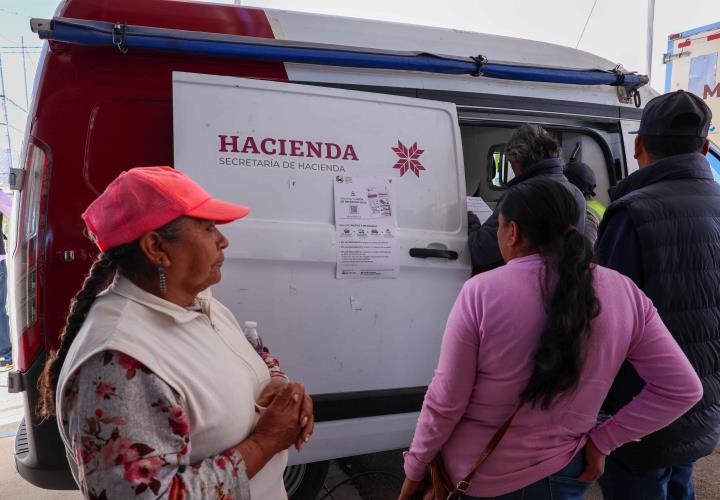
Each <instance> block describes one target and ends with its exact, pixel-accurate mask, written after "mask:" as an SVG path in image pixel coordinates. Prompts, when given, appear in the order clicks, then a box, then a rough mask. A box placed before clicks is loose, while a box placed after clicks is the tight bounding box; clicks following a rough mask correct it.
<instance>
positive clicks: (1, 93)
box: [0, 54, 13, 172]
mask: <svg viewBox="0 0 720 500" xmlns="http://www.w3.org/2000/svg"><path fill="white" fill-rule="evenodd" d="M2 63H3V61H2V54H0V107H2V114H3V118H4V120H5V122H4V123H3V125H5V137H7V158H8V166H7V168H8V172H10V169H11V168H13V162H12V147H11V143H10V121H9V120H8V112H7V96H6V95H5V76H4V74H3V64H2Z"/></svg>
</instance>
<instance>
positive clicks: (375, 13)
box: [0, 0, 720, 158]
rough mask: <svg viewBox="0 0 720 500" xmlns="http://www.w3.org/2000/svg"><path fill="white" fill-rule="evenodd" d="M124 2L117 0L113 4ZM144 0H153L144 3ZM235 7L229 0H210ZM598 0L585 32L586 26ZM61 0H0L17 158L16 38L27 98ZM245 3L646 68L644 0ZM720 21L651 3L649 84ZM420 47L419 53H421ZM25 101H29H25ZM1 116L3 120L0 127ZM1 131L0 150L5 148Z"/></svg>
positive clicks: (696, 5)
mask: <svg viewBox="0 0 720 500" xmlns="http://www.w3.org/2000/svg"><path fill="white" fill-rule="evenodd" d="M115 1H122V0H115ZM146 1H148V2H150V1H152V0H146ZM215 1H217V2H219V3H235V1H234V0H215ZM595 1H597V4H596V6H595V9H594V10H593V14H592V16H591V17H590V19H589V21H588V23H587V28H586V30H585V33H584V34H583V36H582V39H581V40H580V34H581V32H582V28H583V25H584V24H585V21H586V19H587V18H588V13H589V12H590V10H591V8H592V6H593V3H594V2H595ZM59 3H60V1H59V0H0V57H2V61H3V70H4V76H5V91H6V94H7V96H8V97H9V98H10V99H12V103H10V104H9V105H8V114H9V122H10V124H11V128H10V132H11V142H12V147H13V150H15V152H14V154H15V157H16V158H17V156H19V149H20V147H21V143H22V130H23V129H24V127H25V116H26V115H25V113H24V112H23V111H22V109H21V108H24V107H25V104H26V100H25V88H26V87H25V78H24V75H23V57H22V55H21V54H19V53H18V52H19V50H18V49H15V48H13V47H17V46H18V45H19V44H20V37H24V38H25V43H26V44H27V45H30V46H31V48H30V49H29V51H28V53H27V54H26V57H25V69H26V71H25V73H26V75H27V81H28V88H29V89H30V90H29V91H28V93H31V89H32V82H33V80H34V76H35V70H36V67H37V63H38V56H39V53H38V48H37V46H38V45H40V41H39V40H38V38H37V36H36V35H34V34H33V33H32V32H31V31H30V27H29V20H30V18H31V17H40V18H50V17H52V15H53V13H54V12H55V9H56V7H57V5H58V4H59ZM241 3H242V4H243V5H248V6H257V7H269V8H280V9H288V10H300V11H309V12H319V13H324V14H333V15H345V16H352V17H364V18H370V19H382V20H390V21H398V22H406V23H414V24H425V25H436V26H444V27H450V28H458V29H464V30H470V31H478V32H485V33H493V34H501V35H507V36H516V37H521V38H528V39H533V40H543V41H548V42H553V43H558V44H561V45H567V46H572V47H574V46H575V45H576V44H577V43H578V40H580V43H579V48H580V49H583V50H586V51H588V52H593V53H596V54H598V55H600V56H603V57H605V58H607V59H610V60H612V61H616V62H620V63H622V64H623V65H624V66H625V67H626V68H628V69H630V70H636V71H639V72H642V73H645V72H646V71H647V68H646V64H645V59H646V58H645V47H646V26H647V25H646V17H647V7H646V5H647V2H646V1H644V0H503V2H496V1H491V0H445V1H443V2H431V1H429V0H425V1H422V0H421V1H418V0H393V1H391V2H389V1H387V0H333V1H329V0H241ZM719 21H720V1H718V0H683V1H682V2H677V0H656V11H655V30H654V35H655V36H654V38H653V39H654V50H653V74H652V77H653V78H652V84H653V86H654V87H655V88H657V89H659V90H662V87H663V80H664V73H665V68H664V66H663V65H662V63H661V62H660V61H661V60H662V54H663V53H664V52H665V51H666V49H667V36H668V35H669V34H670V33H675V32H680V31H685V30H688V29H690V28H695V27H698V26H703V25H706V24H711V23H713V22H719ZM419 50H420V48H419ZM30 99H32V97H31V96H30ZM2 121H4V118H3V117H2V116H0V122H2ZM6 147H7V146H6V139H5V134H4V127H3V126H0V149H4V148H6Z"/></svg>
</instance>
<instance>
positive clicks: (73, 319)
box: [38, 253, 116, 418]
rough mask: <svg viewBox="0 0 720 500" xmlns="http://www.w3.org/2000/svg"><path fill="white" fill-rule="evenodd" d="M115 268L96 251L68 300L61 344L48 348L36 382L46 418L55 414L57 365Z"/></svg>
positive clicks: (63, 359) (58, 367)
mask: <svg viewBox="0 0 720 500" xmlns="http://www.w3.org/2000/svg"><path fill="white" fill-rule="evenodd" d="M115 270H116V266H115V264H114V263H113V261H112V260H111V259H110V257H109V256H108V255H107V254H106V253H101V254H100V255H98V257H97V259H95V262H93V265H92V267H91V268H90V271H89V272H88V275H87V277H86V278H85V281H84V282H83V285H82V288H81V289H80V291H79V292H78V293H77V295H75V297H74V298H73V299H72V301H71V302H70V312H69V313H68V317H67V320H66V323H65V328H63V331H62V332H61V333H60V347H59V348H58V349H55V350H53V351H51V352H50V354H49V355H48V357H47V360H46V361H45V367H44V368H43V372H42V374H41V375H40V380H39V382H38V386H39V389H40V401H39V403H38V414H39V416H40V417H43V418H47V417H51V416H53V415H55V396H56V390H57V383H58V376H59V375H60V369H61V368H62V365H63V362H64V361H65V357H66V356H67V353H68V351H69V350H70V345H71V344H72V342H73V340H75V337H76V336H77V334H78V332H79V331H80V328H81V327H82V325H83V323H84V322H85V318H86V317H87V314H88V312H89V311H90V307H92V305H93V303H94V302H95V298H96V297H97V295H98V293H100V292H101V291H102V290H103V289H104V288H105V287H106V286H107V285H108V283H109V281H110V279H111V278H112V277H113V276H114V274H115Z"/></svg>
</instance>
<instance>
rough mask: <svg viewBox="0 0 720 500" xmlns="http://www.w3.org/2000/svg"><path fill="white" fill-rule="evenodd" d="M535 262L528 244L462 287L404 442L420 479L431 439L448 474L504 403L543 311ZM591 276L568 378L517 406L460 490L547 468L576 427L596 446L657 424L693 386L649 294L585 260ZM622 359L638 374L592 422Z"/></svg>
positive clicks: (697, 393) (688, 401) (497, 418)
mask: <svg viewBox="0 0 720 500" xmlns="http://www.w3.org/2000/svg"><path fill="white" fill-rule="evenodd" d="M544 270H545V263H544V259H543V258H542V257H541V256H540V255H538V254H535V255H530V256H527V257H522V258H518V259H513V260H512V261H510V262H509V263H508V264H507V265H506V266H504V267H501V268H498V269H495V270H493V271H490V272H487V273H483V274H480V275H478V276H476V277H474V278H473V279H471V280H469V281H468V282H467V283H466V284H465V286H464V287H463V289H462V291H461V292H460V295H459V296H458V298H457V300H456V302H455V305H454V306H453V309H452V311H451V312H450V317H449V318H448V321H447V326H446V328H445V334H444V336H443V341H442V348H441V352H440V360H439V361H438V366H437V369H436V370H435V376H434V377H433V380H432V383H431V384H430V386H429V387H428V391H427V394H426V395H425V402H424V403H423V408H422V412H421V413H420V418H419V420H418V424H417V428H416V430H415V437H414V438H413V442H412V445H411V446H410V450H409V451H408V452H407V453H406V454H405V474H406V475H407V477H408V478H409V479H412V480H420V479H422V477H423V476H424V474H425V471H426V469H427V464H428V463H429V462H430V461H431V460H432V459H433V457H434V456H435V455H436V454H437V453H438V452H440V451H442V457H443V459H444V461H445V465H446V467H447V469H448V472H449V474H450V477H451V479H452V480H453V481H454V482H457V481H458V480H460V479H461V478H462V477H463V476H465V474H467V473H468V472H469V471H470V470H471V469H472V467H473V466H474V465H475V463H476V462H477V459H478V456H479V454H480V453H481V452H482V450H483V448H484V447H485V446H486V444H487V443H488V441H490V438H491V437H492V435H493V434H494V433H495V431H496V430H497V429H498V428H499V427H500V425H502V423H503V422H504V421H505V420H506V419H507V418H508V417H509V416H510V414H511V413H512V412H513V409H514V407H515V405H516V403H517V402H518V399H519V396H520V393H521V392H522V390H523V389H524V388H525V386H526V385H527V382H528V380H529V379H530V375H531V373H532V368H533V356H534V354H535V351H536V350H537V347H538V345H539V342H540V334H541V332H542V330H543V327H544V325H545V323H546V321H547V313H546V309H545V305H544V301H543V292H542V290H543V280H542V276H543V275H544ZM594 284H595V290H596V294H597V296H598V299H599V301H600V306H601V311H600V314H599V315H598V316H597V317H596V318H595V319H594V320H593V322H592V325H591V333H590V337H589V341H588V345H587V356H586V359H585V364H584V367H583V371H582V374H581V377H580V381H579V383H578V385H577V387H576V389H575V390H573V391H571V392H570V393H567V394H564V395H562V396H561V397H559V398H557V399H556V400H555V402H554V403H553V405H552V406H551V408H550V409H549V410H542V409H540V408H539V407H532V406H530V405H526V406H525V407H523V408H522V409H521V410H520V411H519V413H518V414H517V416H516V417H515V420H514V421H513V424H512V426H511V427H510V429H509V430H508V432H507V434H506V435H505V437H504V438H503V440H502V442H501V443H500V445H499V446H498V447H497V449H496V450H495V452H494V453H493V455H492V456H491V457H490V458H489V459H488V460H487V461H486V462H485V463H484V464H483V465H482V466H481V467H480V470H479V471H478V473H477V474H476V475H475V477H474V479H473V480H472V481H471V487H470V489H469V490H468V492H467V494H468V495H472V496H496V495H503V494H505V493H510V492H512V491H514V490H517V489H519V488H522V487H523V486H527V485H529V484H532V483H534V482H535V481H538V480H539V479H542V478H544V477H546V476H548V475H551V474H554V473H555V472H557V471H559V470H561V469H562V468H563V467H565V466H566V465H567V464H568V463H569V462H570V460H571V459H572V458H573V456H575V454H576V453H578V452H579V451H580V450H581V449H582V447H583V446H584V445H585V443H586V441H587V438H588V436H589V437H590V438H592V440H593V442H594V443H595V445H596V446H597V447H598V448H599V449H600V451H602V452H603V453H605V454H608V453H610V452H611V451H612V450H614V449H615V448H617V447H618V446H620V445H622V444H624V443H626V442H628V441H632V440H636V439H639V438H641V437H642V436H645V435H646V434H649V433H651V432H654V431H656V430H658V429H660V428H662V427H664V426H666V425H668V424H669V423H670V422H672V421H673V420H675V419H676V418H678V417H679V416H680V415H682V414H683V413H685V412H686V411H687V410H688V409H689V408H690V407H691V406H692V405H693V404H695V403H696V402H697V401H698V400H700V398H701V397H702V385H701V384H700V380H699V378H698V376H697V375H696V373H695V371H694V370H693V368H692V366H691V365H690V363H689V362H688V360H687V358H686V357H685V354H683V352H682V350H681V349H680V347H679V346H678V345H677V343H676V342H675V340H674V339H673V338H672V336H671V335H670V332H669V331H668V330H667V328H666V327H665V325H664V324H663V322H662V320H661V319H660V317H659V316H658V314H657V311H656V310H655V307H654V306H653V305H652V302H651V301H650V299H648V298H647V297H646V296H645V295H644V294H643V293H642V292H641V291H640V290H639V289H638V288H637V287H636V286H635V284H634V283H633V282H632V281H631V280H630V279H628V278H626V277H624V276H622V275H620V274H619V273H617V272H615V271H612V270H610V269H607V268H604V267H600V266H597V267H596V268H595V270H594ZM625 360H628V361H629V362H630V363H631V364H632V365H633V366H634V367H635V369H636V370H637V372H638V373H639V374H640V376H641V377H642V378H643V379H644V380H645V381H646V386H645V388H644V389H643V390H642V392H641V393H640V394H639V395H638V396H637V397H636V398H635V399H633V401H632V402H631V403H629V404H628V405H627V406H625V407H624V408H623V409H622V410H621V411H619V412H618V413H617V414H616V415H614V416H613V417H612V418H611V419H609V420H607V421H605V422H604V423H603V424H602V425H599V426H598V425H596V419H597V415H598V412H599V410H600V406H601V404H602V402H603V400H604V399H605V396H606V395H607V393H608V390H609V389H610V385H611V384H612V381H613V379H614V378H615V375H616V374H617V372H618V370H619V369H620V366H621V365H622V363H623V362H624V361H625Z"/></svg>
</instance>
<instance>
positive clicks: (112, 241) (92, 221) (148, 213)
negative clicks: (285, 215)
mask: <svg viewBox="0 0 720 500" xmlns="http://www.w3.org/2000/svg"><path fill="white" fill-rule="evenodd" d="M249 212H250V209H249V208H248V207H244V206H242V205H237V204H235V203H229V202H227V201H221V200H216V199H215V198H213V197H212V196H210V195H209V194H208V193H207V192H206V191H205V190H204V189H203V188H201V187H200V186H199V185H198V184H197V183H196V182H195V181H193V180H192V179H190V177H188V176H187V175H185V174H183V173H182V172H178V171H177V170H175V169H174V168H171V167H138V168H133V169H130V170H128V171H126V172H123V173H121V174H120V175H119V176H118V177H117V179H115V180H114V181H112V182H111V183H110V184H109V185H108V187H107V188H105V191H103V193H102V194H101V195H100V196H98V197H97V199H96V200H95V201H93V202H92V203H91V204H90V206H89V207H88V208H87V210H85V213H83V214H82V218H83V220H84V221H85V224H86V225H87V227H88V229H89V230H90V232H91V233H92V234H93V236H94V237H95V239H96V243H97V246H98V247H99V248H100V250H102V251H103V252H104V251H105V250H108V249H110V248H113V247H116V246H120V245H124V244H126V243H130V242H132V241H135V240H137V239H138V238H140V236H142V235H143V234H145V233H147V232H148V231H153V230H155V229H158V228H161V227H163V226H164V225H165V224H168V223H169V222H172V221H173V220H175V219H177V218H178V217H180V216H183V215H186V216H188V217H196V218H198V219H205V220H212V221H215V222H216V223H217V224H226V223H228V222H232V221H234V220H237V219H241V218H243V217H245V216H246V215H247V214H248V213H249Z"/></svg>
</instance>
